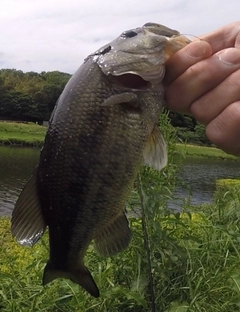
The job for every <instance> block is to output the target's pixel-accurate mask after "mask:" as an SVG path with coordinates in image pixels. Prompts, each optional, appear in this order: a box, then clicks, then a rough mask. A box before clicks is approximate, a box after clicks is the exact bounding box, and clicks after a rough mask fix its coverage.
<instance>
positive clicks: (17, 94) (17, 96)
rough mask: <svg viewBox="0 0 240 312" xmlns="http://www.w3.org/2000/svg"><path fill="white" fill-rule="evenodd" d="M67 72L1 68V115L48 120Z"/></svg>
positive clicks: (4, 117)
mask: <svg viewBox="0 0 240 312" xmlns="http://www.w3.org/2000/svg"><path fill="white" fill-rule="evenodd" d="M70 77H71V75H70V74H67V73H63V72H59V71H52V72H41V73H40V74H39V73H36V72H27V73H24V72H22V71H21V70H15V69H1V70H0V117H1V119H12V120H25V121H34V122H39V123H42V121H43V120H48V119H49V117H50V114H51V112H52V110H53V108H54V105H55V103H56V101H57V99H58V97H59V95H60V94H61V92H62V90H63V88H64V86H65V84H66V83H67V81H68V80H69V78H70Z"/></svg>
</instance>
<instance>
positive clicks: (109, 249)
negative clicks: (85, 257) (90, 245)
mask: <svg viewBox="0 0 240 312" xmlns="http://www.w3.org/2000/svg"><path fill="white" fill-rule="evenodd" d="M131 238H132V232H131V230H130V228H129V225H128V220H127V217H126V215H125V213H124V212H122V213H121V215H119V216H118V217H117V218H116V219H114V220H111V222H109V224H107V225H106V226H105V227H104V229H103V230H102V231H101V232H100V233H98V234H97V237H95V240H94V243H95V249H96V251H97V252H98V253H99V254H100V255H101V256H103V257H109V256H113V255H115V254H117V253H119V252H121V251H122V250H124V249H125V248H127V247H128V245H129V243H130V241H131Z"/></svg>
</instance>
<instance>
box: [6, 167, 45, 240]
mask: <svg viewBox="0 0 240 312" xmlns="http://www.w3.org/2000/svg"><path fill="white" fill-rule="evenodd" d="M36 180H37V169H35V171H34V173H33V175H32V177H31V178H30V180H29V181H28V182H27V184H26V185H25V187H24V189H23V191H22V193H21V194H20V196H19V198H18V200H17V203H16V205H15V208H14V210H13V213H12V228H11V230H12V235H13V236H14V237H16V239H17V240H18V242H19V243H20V244H22V245H26V246H33V245H34V244H35V243H36V242H37V241H38V240H39V238H40V237H41V236H42V235H43V233H44V231H45V229H46V223H45V221H44V218H43V215H42V210H41V206H40V202H39V197H38V190H37V183H36V182H37V181H36Z"/></svg>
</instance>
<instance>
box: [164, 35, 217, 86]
mask: <svg viewBox="0 0 240 312" xmlns="http://www.w3.org/2000/svg"><path fill="white" fill-rule="evenodd" d="M211 54H212V50H211V46H210V45H209V44H208V43H207V42H205V41H196V42H192V43H190V44H189V45H187V46H186V47H185V48H183V49H181V50H180V51H178V52H177V53H175V54H174V55H173V56H172V57H171V58H170V59H169V60H168V61H167V62H166V75H165V78H164V84H165V85H169V84H170V83H171V82H172V81H173V80H175V79H176V78H177V77H178V76H180V75H181V74H183V73H184V72H185V71H186V70H187V69H188V68H189V67H190V66H192V65H194V64H195V63H197V62H199V61H201V60H203V59H205V58H207V57H209V56H211Z"/></svg>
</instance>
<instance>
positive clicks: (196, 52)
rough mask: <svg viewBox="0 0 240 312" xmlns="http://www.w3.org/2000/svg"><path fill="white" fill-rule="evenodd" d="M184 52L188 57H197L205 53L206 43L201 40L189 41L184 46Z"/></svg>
mask: <svg viewBox="0 0 240 312" xmlns="http://www.w3.org/2000/svg"><path fill="white" fill-rule="evenodd" d="M186 52H187V54H188V56H189V57H191V58H193V59H199V58H201V57H202V56H203V55H204V54H205V52H206V45H205V44H203V42H201V41H196V42H193V43H190V44H189V45H188V46H187V48H186Z"/></svg>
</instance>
